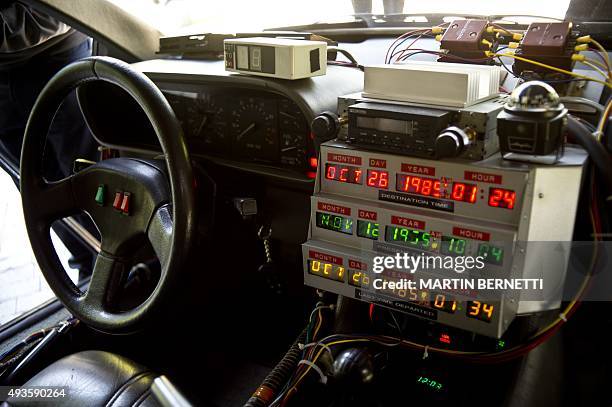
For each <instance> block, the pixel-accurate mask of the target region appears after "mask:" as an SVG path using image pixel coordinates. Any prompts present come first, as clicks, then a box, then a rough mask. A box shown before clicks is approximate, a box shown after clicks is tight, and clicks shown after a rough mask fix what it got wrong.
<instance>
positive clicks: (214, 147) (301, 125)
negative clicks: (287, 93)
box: [164, 86, 316, 175]
mask: <svg viewBox="0 0 612 407" xmlns="http://www.w3.org/2000/svg"><path fill="white" fill-rule="evenodd" d="M164 94H165V95H166V97H167V98H168V100H169V102H170V104H171V106H172V108H173V109H174V111H175V113H176V115H177V117H178V119H179V121H180V122H181V125H182V126H183V130H184V132H185V136H186V138H187V142H188V144H189V145H190V148H191V149H192V153H193V154H196V155H198V154H201V155H207V156H218V157H221V158H226V159H229V160H235V161H240V162H252V163H260V164H265V165H274V166H280V167H283V168H289V169H293V170H297V171H300V172H302V173H303V174H306V175H308V173H313V172H314V171H316V165H315V166H314V168H313V167H312V166H311V164H312V162H313V160H311V158H315V157H316V156H315V152H314V145H313V141H312V138H311V137H310V127H309V124H308V121H307V120H306V118H305V117H304V114H303V113H302V111H301V110H300V108H299V107H298V105H297V104H296V103H294V102H293V101H291V100H289V99H288V98H286V97H284V96H281V95H278V94H274V93H265V92H261V91H254V90H249V89H235V88H227V87H203V86H201V87H198V88H197V89H195V90H191V89H190V90H164ZM314 161H316V160H314Z"/></svg>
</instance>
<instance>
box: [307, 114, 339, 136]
mask: <svg viewBox="0 0 612 407" xmlns="http://www.w3.org/2000/svg"><path fill="white" fill-rule="evenodd" d="M345 122H346V120H344V119H341V118H339V117H338V115H337V114H335V113H333V112H329V111H326V112H323V113H321V114H320V115H318V116H317V117H315V118H314V119H313V120H312V123H311V124H310V128H311V130H312V134H313V135H314V137H315V142H317V143H319V144H320V143H322V142H324V141H327V140H331V139H333V138H336V136H337V135H338V131H339V130H340V127H341V126H342V124H344V123H345Z"/></svg>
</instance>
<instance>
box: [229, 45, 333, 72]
mask: <svg viewBox="0 0 612 407" xmlns="http://www.w3.org/2000/svg"><path fill="white" fill-rule="evenodd" d="M224 48H225V70H226V71H231V72H240V73H245V74H249V75H259V76H267V77H272V78H280V79H302V78H309V77H312V76H320V75H325V73H326V72H327V44H326V43H325V42H323V41H307V40H294V39H287V38H265V37H255V38H237V39H228V40H225V41H224Z"/></svg>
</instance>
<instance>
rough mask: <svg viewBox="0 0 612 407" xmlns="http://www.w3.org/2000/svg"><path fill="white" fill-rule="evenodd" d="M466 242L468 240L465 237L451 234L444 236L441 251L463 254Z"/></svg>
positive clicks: (455, 254)
mask: <svg viewBox="0 0 612 407" xmlns="http://www.w3.org/2000/svg"><path fill="white" fill-rule="evenodd" d="M466 244H467V242H466V241H465V240H464V239H459V238H456V237H450V236H442V244H441V245H440V252H441V253H442V254H450V255H453V256H463V255H464V254H465V246H466Z"/></svg>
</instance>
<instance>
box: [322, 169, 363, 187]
mask: <svg viewBox="0 0 612 407" xmlns="http://www.w3.org/2000/svg"><path fill="white" fill-rule="evenodd" d="M325 178H327V179H331V180H333V181H340V182H348V183H350V184H363V179H362V178H363V171H362V170H361V168H359V167H353V166H351V165H342V164H325Z"/></svg>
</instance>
